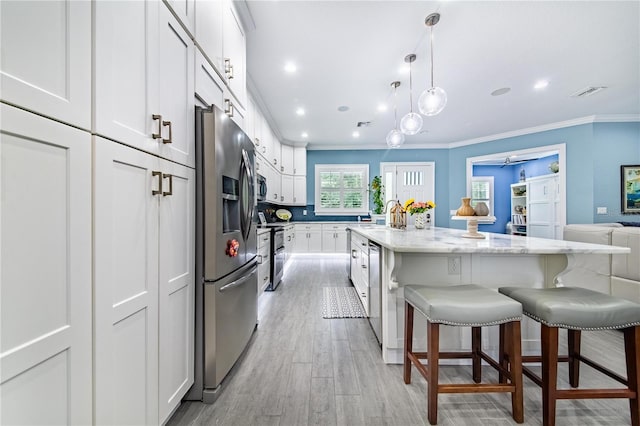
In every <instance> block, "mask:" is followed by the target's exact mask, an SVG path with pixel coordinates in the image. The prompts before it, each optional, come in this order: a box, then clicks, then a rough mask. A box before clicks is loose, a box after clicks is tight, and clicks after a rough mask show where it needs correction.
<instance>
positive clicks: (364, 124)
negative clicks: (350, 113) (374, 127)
mask: <svg viewBox="0 0 640 426" xmlns="http://www.w3.org/2000/svg"><path fill="white" fill-rule="evenodd" d="M356 126H358V127H371V122H370V121H358V124H357V125H356Z"/></svg>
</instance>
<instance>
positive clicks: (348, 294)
mask: <svg viewBox="0 0 640 426" xmlns="http://www.w3.org/2000/svg"><path fill="white" fill-rule="evenodd" d="M322 296H323V297H322V317H323V318H366V317H367V315H366V313H365V311H364V308H363V307H362V303H360V298H359V297H358V294H357V293H356V289H355V288H354V287H323V288H322Z"/></svg>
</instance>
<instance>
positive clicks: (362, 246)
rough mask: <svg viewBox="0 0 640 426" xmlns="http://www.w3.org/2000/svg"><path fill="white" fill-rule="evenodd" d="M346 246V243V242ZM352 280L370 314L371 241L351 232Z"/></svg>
mask: <svg viewBox="0 0 640 426" xmlns="http://www.w3.org/2000/svg"><path fill="white" fill-rule="evenodd" d="M345 246H346V244H345ZM349 251H350V259H349V261H350V270H351V276H350V278H351V282H352V283H353V286H354V287H355V289H356V292H357V294H358V297H359V298H360V300H361V301H362V306H363V307H364V309H365V311H366V313H367V315H368V314H369V303H368V299H369V243H368V240H367V239H365V238H364V237H362V236H360V235H358V234H356V233H353V232H352V233H351V247H350V250H349Z"/></svg>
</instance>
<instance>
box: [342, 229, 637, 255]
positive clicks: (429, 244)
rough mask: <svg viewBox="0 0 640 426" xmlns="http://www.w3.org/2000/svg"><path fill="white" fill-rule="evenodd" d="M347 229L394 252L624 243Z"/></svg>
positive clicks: (597, 248) (563, 248)
mask: <svg viewBox="0 0 640 426" xmlns="http://www.w3.org/2000/svg"><path fill="white" fill-rule="evenodd" d="M347 229H351V230H352V231H353V232H355V233H357V234H360V235H362V236H363V237H365V238H367V239H369V240H371V241H374V242H376V243H378V244H380V245H381V246H383V247H385V248H388V249H391V250H393V251H395V252H406V253H502V254H569V253H582V254H627V253H630V252H631V250H630V249H629V248H627V247H617V246H609V245H600V244H588V243H579V242H574V241H564V240H551V239H546V238H534V237H523V236H519V235H506V234H494V233H491V232H483V234H484V235H486V236H487V238H486V239H483V240H474V239H468V238H462V234H464V233H466V231H465V230H462V229H450V228H436V227H432V228H431V229H422V230H416V229H413V230H412V229H408V230H398V229H392V228H390V227H388V226H384V225H372V224H357V223H356V224H353V225H349V226H348V227H347Z"/></svg>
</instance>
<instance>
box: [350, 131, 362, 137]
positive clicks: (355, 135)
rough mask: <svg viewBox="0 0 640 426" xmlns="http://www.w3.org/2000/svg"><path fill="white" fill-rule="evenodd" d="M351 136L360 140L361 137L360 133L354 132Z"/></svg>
mask: <svg viewBox="0 0 640 426" xmlns="http://www.w3.org/2000/svg"><path fill="white" fill-rule="evenodd" d="M351 136H353V137H354V138H359V137H360V132H353V133H351Z"/></svg>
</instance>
